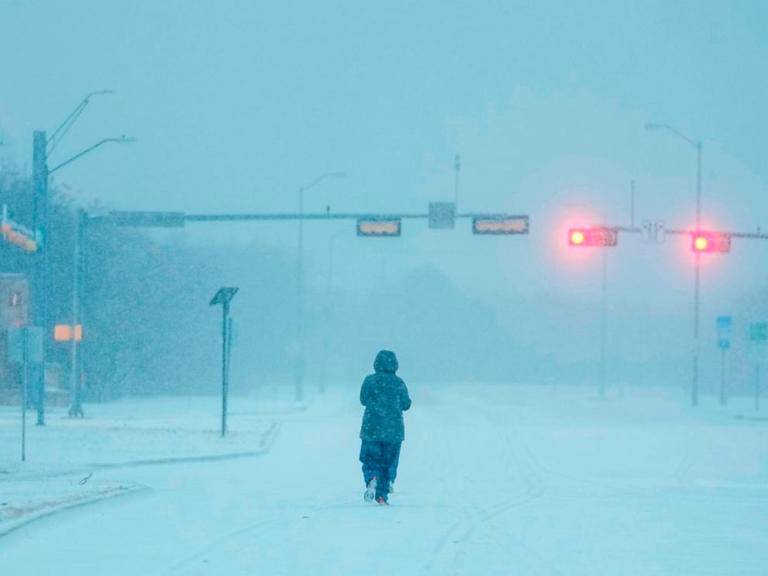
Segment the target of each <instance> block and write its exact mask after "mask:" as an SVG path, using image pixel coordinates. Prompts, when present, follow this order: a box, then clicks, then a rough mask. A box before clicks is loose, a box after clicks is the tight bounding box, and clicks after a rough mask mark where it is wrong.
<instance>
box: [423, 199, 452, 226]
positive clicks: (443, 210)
mask: <svg viewBox="0 0 768 576" xmlns="http://www.w3.org/2000/svg"><path fill="white" fill-rule="evenodd" d="M455 226H456V204H455V203H454V202H430V203H429V227H430V228H432V229H435V230H440V229H443V230H444V229H451V228H454V227H455Z"/></svg>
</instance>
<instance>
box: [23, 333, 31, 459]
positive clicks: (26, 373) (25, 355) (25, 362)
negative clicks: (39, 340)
mask: <svg viewBox="0 0 768 576" xmlns="http://www.w3.org/2000/svg"><path fill="white" fill-rule="evenodd" d="M28 347H29V340H28V337H27V327H26V326H25V327H24V328H22V329H21V354H22V360H21V461H22V462H26V461H27V379H28V376H29V371H28V364H29V353H28V350H27V349H28Z"/></svg>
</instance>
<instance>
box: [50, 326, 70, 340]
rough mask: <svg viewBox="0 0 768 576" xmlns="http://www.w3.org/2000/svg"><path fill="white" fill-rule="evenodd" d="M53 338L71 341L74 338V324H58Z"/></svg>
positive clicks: (54, 329)
mask: <svg viewBox="0 0 768 576" xmlns="http://www.w3.org/2000/svg"><path fill="white" fill-rule="evenodd" d="M53 339H54V340H55V341H56V342H69V341H70V340H72V326H69V325H67V324H56V326H54V327H53Z"/></svg>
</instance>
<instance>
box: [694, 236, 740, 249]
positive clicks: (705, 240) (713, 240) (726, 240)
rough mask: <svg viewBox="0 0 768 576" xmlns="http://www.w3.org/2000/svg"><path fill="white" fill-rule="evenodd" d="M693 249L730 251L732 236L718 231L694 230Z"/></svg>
mask: <svg viewBox="0 0 768 576" xmlns="http://www.w3.org/2000/svg"><path fill="white" fill-rule="evenodd" d="M691 250H693V251H694V252H730V251H731V237H730V236H729V235H728V234H720V233H718V232H694V233H693V234H691Z"/></svg>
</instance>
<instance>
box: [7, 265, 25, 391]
mask: <svg viewBox="0 0 768 576" xmlns="http://www.w3.org/2000/svg"><path fill="white" fill-rule="evenodd" d="M30 312H31V311H30V299H29V282H28V280H27V277H26V275H24V274H0V398H9V397H14V396H17V395H18V393H19V367H18V366H16V365H14V364H10V363H9V362H8V330H13V329H15V328H21V327H22V326H25V325H27V323H28V322H29V319H30Z"/></svg>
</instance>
